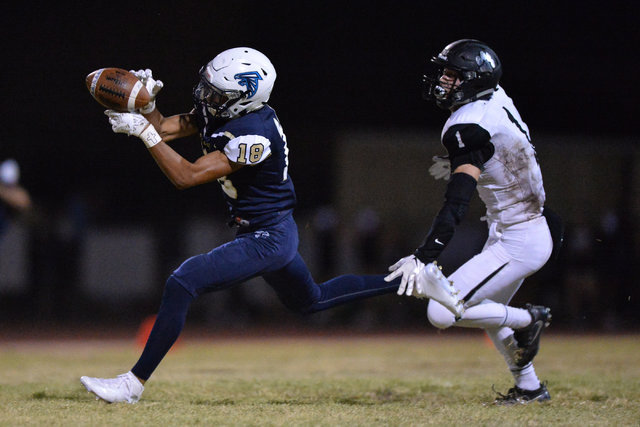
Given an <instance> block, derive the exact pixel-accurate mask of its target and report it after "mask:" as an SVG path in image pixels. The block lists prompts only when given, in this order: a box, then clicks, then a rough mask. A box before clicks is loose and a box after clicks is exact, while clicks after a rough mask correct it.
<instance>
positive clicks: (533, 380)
mask: <svg viewBox="0 0 640 427" xmlns="http://www.w3.org/2000/svg"><path fill="white" fill-rule="evenodd" d="M511 374H512V375H513V379H514V380H515V381H516V385H517V386H518V387H520V388H521V389H523V390H537V389H539V388H540V380H539V379H538V376H537V375H536V371H535V369H533V363H529V364H528V365H526V366H525V367H524V368H516V369H515V370H513V369H512V370H511Z"/></svg>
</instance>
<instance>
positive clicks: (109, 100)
mask: <svg viewBox="0 0 640 427" xmlns="http://www.w3.org/2000/svg"><path fill="white" fill-rule="evenodd" d="M85 83H86V84H87V89H89V93H91V96H93V97H94V99H95V100H96V101H98V102H99V103H100V105H102V106H103V107H106V108H110V109H112V110H116V111H119V112H126V111H135V110H137V109H138V108H140V107H144V106H145V105H147V104H148V103H149V101H151V96H150V95H149V92H148V91H147V88H145V87H144V85H143V84H142V82H141V81H140V80H138V78H137V77H136V76H135V75H134V74H133V73H131V72H129V71H127V70H124V69H122V68H100V69H99V70H96V71H94V72H92V73H91V74H89V75H88V76H87V78H86V79H85Z"/></svg>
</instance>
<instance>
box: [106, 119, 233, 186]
mask: <svg viewBox="0 0 640 427" xmlns="http://www.w3.org/2000/svg"><path fill="white" fill-rule="evenodd" d="M105 114H106V115H107V116H108V117H109V123H110V124H111V129H112V130H113V131H114V132H116V133H125V134H127V135H133V136H137V137H138V138H140V139H141V140H142V142H144V144H145V145H146V146H147V148H148V149H149V152H150V153H151V155H152V156H153V158H154V159H155V161H156V163H157V164H158V166H159V167H160V169H161V170H162V172H164V174H165V175H166V176H167V178H169V181H171V183H172V184H173V185H175V186H176V188H178V189H185V188H189V187H194V186H196V185H200V184H204V183H207V182H211V181H213V180H216V179H218V178H222V177H223V176H227V175H229V174H231V173H233V172H235V171H237V170H238V169H240V167H241V166H242V165H240V164H238V163H234V162H231V161H230V160H229V159H228V158H227V156H226V155H225V154H224V153H223V152H221V151H214V152H212V153H209V154H206V155H204V156H202V157H200V158H199V159H198V160H196V161H195V162H193V163H191V162H189V161H188V160H187V159H185V158H184V157H182V156H181V155H180V154H178V153H177V152H176V151H174V150H173V149H172V148H171V147H170V146H169V145H168V144H166V143H165V142H164V140H163V138H162V136H160V134H159V133H158V132H157V131H156V129H155V127H154V126H153V124H151V123H149V121H148V120H147V119H146V118H145V117H144V116H143V115H142V114H138V113H118V112H116V111H113V110H107V111H105Z"/></svg>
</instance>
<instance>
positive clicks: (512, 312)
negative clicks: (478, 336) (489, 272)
mask: <svg viewBox="0 0 640 427" xmlns="http://www.w3.org/2000/svg"><path fill="white" fill-rule="evenodd" d="M529 323H531V315H530V314H529V312H528V311H527V310H524V309H522V308H515V307H509V306H508V305H504V304H498V303H496V302H486V303H481V304H478V305H474V306H473V307H469V308H467V309H466V311H465V312H464V314H463V315H462V318H461V319H460V320H458V321H457V322H456V326H462V327H465V328H482V329H494V328H499V327H502V326H507V327H509V328H512V329H520V328H524V327H525V326H527V325H528V324H529Z"/></svg>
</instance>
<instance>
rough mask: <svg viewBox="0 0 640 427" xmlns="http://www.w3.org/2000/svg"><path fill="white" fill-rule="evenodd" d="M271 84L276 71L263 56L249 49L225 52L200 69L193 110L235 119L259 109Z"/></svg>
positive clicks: (268, 93) (217, 116)
mask: <svg viewBox="0 0 640 427" xmlns="http://www.w3.org/2000/svg"><path fill="white" fill-rule="evenodd" d="M275 81H276V69H275V68H274V67H273V65H272V64H271V61H269V58H267V57H266V56H265V55H264V54H262V53H260V52H258V51H257V50H255V49H251V48H249V47H236V48H233V49H228V50H225V51H224V52H222V53H220V54H218V55H217V56H216V57H215V58H213V60H211V62H209V63H208V64H207V65H205V66H204V67H202V68H201V69H200V82H199V83H198V84H197V85H196V87H195V88H194V89H193V99H194V103H195V107H196V110H197V111H198V112H199V113H204V111H202V110H203V109H206V111H207V112H208V113H209V114H211V115H212V116H213V117H215V118H222V119H233V118H236V117H238V116H241V115H244V114H246V113H249V112H251V111H254V110H257V109H259V108H261V107H262V106H263V105H264V103H266V102H267V101H268V100H269V96H270V95H271V90H272V89H273V84H274V83H275Z"/></svg>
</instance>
